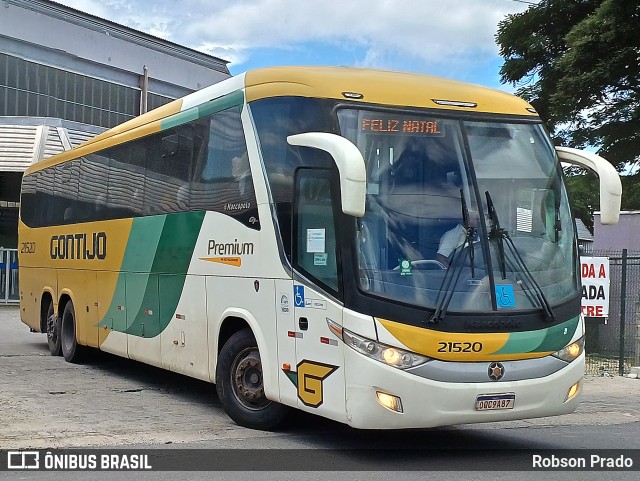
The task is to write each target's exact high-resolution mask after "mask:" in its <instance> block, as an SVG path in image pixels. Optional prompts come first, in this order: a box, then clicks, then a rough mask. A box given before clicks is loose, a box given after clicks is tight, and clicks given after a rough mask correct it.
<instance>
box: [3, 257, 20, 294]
mask: <svg viewBox="0 0 640 481" xmlns="http://www.w3.org/2000/svg"><path fill="white" fill-rule="evenodd" d="M19 292H20V291H19V289H18V249H0V304H9V303H14V302H19V301H20V295H19Z"/></svg>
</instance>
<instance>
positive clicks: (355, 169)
mask: <svg viewBox="0 0 640 481" xmlns="http://www.w3.org/2000/svg"><path fill="white" fill-rule="evenodd" d="M287 142H288V143H289V144H290V145H298V146H301V147H311V148H314V149H320V150H324V151H325V152H329V154H331V157H333V160H334V162H335V163H336V166H337V167H338V173H339V175H340V194H341V197H342V212H344V213H345V214H347V215H352V216H354V217H362V216H363V215H364V210H365V200H366V194H367V172H366V169H365V165H364V159H363V158H362V154H361V153H360V151H359V150H358V147H356V146H355V145H353V143H351V142H350V141H349V140H347V139H345V138H344V137H341V136H339V135H335V134H328V133H325V132H306V133H303V134H296V135H290V136H289V137H287Z"/></svg>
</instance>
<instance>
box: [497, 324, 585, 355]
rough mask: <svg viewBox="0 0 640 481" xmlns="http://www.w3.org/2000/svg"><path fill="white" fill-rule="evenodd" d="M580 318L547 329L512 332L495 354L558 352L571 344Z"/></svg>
mask: <svg viewBox="0 0 640 481" xmlns="http://www.w3.org/2000/svg"><path fill="white" fill-rule="evenodd" d="M579 321H580V318H579V317H574V318H573V319H569V320H568V321H566V322H563V323H561V324H558V325H556V326H553V327H549V328H547V329H540V330H538V331H527V332H512V333H511V334H509V340H508V341H507V343H506V344H505V345H504V346H503V347H502V348H501V349H499V350H498V351H496V352H495V353H494V354H514V353H521V352H556V351H559V350H560V349H562V348H563V347H565V346H566V345H567V344H569V341H570V340H571V339H572V338H573V335H574V334H575V332H576V329H577V328H578V323H579Z"/></svg>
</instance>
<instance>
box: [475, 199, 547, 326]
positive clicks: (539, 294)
mask: <svg viewBox="0 0 640 481" xmlns="http://www.w3.org/2000/svg"><path fill="white" fill-rule="evenodd" d="M485 195H486V197H487V208H488V210H489V218H490V220H491V224H492V225H491V232H490V233H489V239H496V240H497V242H498V256H499V262H500V268H501V271H502V278H503V279H506V278H507V276H506V264H505V255H504V244H503V240H504V241H506V243H507V247H508V248H509V251H510V252H511V254H512V255H513V257H514V259H515V265H516V267H517V268H518V270H520V272H522V275H523V277H524V278H525V279H526V280H528V282H529V284H530V285H531V286H533V291H534V293H535V296H536V298H537V299H538V302H539V303H540V306H541V307H542V308H543V310H544V313H545V319H546V320H547V321H549V322H551V321H555V320H556V316H555V315H554V314H553V310H552V309H551V304H549V301H548V300H547V297H546V296H545V295H544V292H543V291H542V288H541V287H540V284H538V282H537V281H536V279H535V277H534V276H533V274H531V271H530V270H529V268H528V267H527V264H526V263H525V262H524V259H523V258H522V256H521V255H520V252H519V251H518V248H517V247H516V245H515V244H514V243H513V240H512V239H511V236H510V235H509V233H508V232H507V231H506V230H505V229H502V228H501V227H500V222H499V221H498V214H497V212H496V209H495V207H494V205H493V201H492V200H491V195H490V194H489V191H486V192H485Z"/></svg>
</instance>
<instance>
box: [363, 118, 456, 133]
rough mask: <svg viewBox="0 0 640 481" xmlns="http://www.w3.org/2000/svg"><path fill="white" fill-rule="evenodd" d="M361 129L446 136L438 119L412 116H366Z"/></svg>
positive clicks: (371, 131) (370, 131)
mask: <svg viewBox="0 0 640 481" xmlns="http://www.w3.org/2000/svg"><path fill="white" fill-rule="evenodd" d="M360 131H361V132H366V133H380V134H396V135H403V134H404V135H428V136H435V137H442V136H444V130H443V129H442V126H441V125H440V121H438V120H426V119H411V118H406V117H405V118H377V119H374V118H365V119H362V121H361V123H360Z"/></svg>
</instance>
